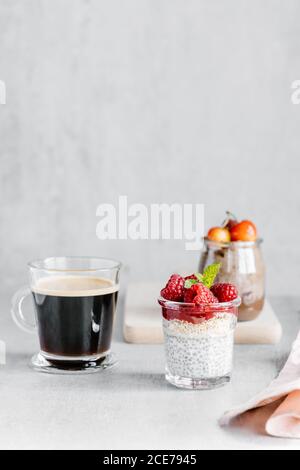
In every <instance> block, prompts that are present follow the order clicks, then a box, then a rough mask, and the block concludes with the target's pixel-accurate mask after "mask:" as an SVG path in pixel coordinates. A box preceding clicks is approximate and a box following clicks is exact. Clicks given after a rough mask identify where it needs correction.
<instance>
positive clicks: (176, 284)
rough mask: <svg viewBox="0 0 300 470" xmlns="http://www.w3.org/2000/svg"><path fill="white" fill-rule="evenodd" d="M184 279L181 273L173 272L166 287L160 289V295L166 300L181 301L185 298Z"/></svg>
mask: <svg viewBox="0 0 300 470" xmlns="http://www.w3.org/2000/svg"><path fill="white" fill-rule="evenodd" d="M183 288H184V279H183V277H181V276H179V274H172V276H171V277H170V279H169V280H168V282H167V284H166V287H164V288H163V289H162V290H161V291H160V295H161V296H162V297H163V298H164V299H166V300H173V301H174V302H181V301H182V300H183Z"/></svg>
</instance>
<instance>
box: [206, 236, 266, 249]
mask: <svg viewBox="0 0 300 470" xmlns="http://www.w3.org/2000/svg"><path fill="white" fill-rule="evenodd" d="M263 241H264V239H263V238H257V239H256V240H254V241H251V242H250V241H249V242H243V241H238V240H237V241H230V242H227V243H226V242H217V241H214V240H209V239H208V238H207V237H204V242H205V243H206V244H207V245H211V246H217V247H219V248H227V247H229V246H232V247H237V248H248V247H251V246H254V245H257V246H259V245H261V244H262V242H263Z"/></svg>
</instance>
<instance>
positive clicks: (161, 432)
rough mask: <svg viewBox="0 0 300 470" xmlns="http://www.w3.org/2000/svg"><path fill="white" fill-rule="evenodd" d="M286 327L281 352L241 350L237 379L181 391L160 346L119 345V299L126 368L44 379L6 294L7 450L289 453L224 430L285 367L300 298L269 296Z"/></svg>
mask: <svg viewBox="0 0 300 470" xmlns="http://www.w3.org/2000/svg"><path fill="white" fill-rule="evenodd" d="M271 301H272V304H273V306H274V309H275V311H276V313H277V315H278V317H279V319H280V321H281V323H282V326H283V338H282V340H281V342H280V344H278V345H276V346H248V345H247V346H246V345H239V346H235V356H234V373H233V378H232V382H231V383H230V384H229V385H227V386H225V387H223V388H219V389H216V390H211V391H186V390H179V389H176V388H174V387H172V386H171V385H169V384H168V383H167V382H166V381H165V379H164V352H163V347H162V346H160V345H131V344H126V343H124V342H123V339H122V312H123V305H124V302H123V301H122V299H121V302H120V304H119V308H118V320H117V322H116V329H115V339H114V344H113V350H114V351H115V352H116V353H117V355H118V357H119V365H118V366H117V367H116V368H114V369H111V370H107V371H104V372H101V373H97V374H92V375H85V376H78V375H72V376H70V375H47V374H41V373H37V372H34V371H32V370H31V369H30V368H29V367H28V362H29V358H30V356H31V355H32V354H33V353H35V352H36V351H37V350H38V342H37V339H36V338H35V337H34V336H30V335H27V334H26V333H24V332H22V331H20V330H18V328H17V327H16V326H15V325H14V324H13V322H12V320H11V319H10V316H9V308H10V302H9V299H8V296H5V295H4V296H2V297H1V305H0V306H1V319H0V339H1V340H2V341H5V342H6V345H7V357H6V365H2V366H0V397H1V404H0V448H1V449H15V448H17V449H39V448H41V449H65V448H67V449H118V448H119V449H143V448H146V449H164V448H165V449H189V448H191V449H214V448H225V449H247V448H251V449H253V448H257V449H263V448H267V449H275V448H281V449H289V448H300V441H298V440H290V439H278V438H274V437H269V436H265V435H257V434H254V433H252V432H250V431H248V430H241V429H237V428H220V427H219V425H218V422H217V420H218V418H219V417H220V416H221V415H222V414H223V412H224V411H225V410H227V409H228V408H230V407H232V406H233V405H235V404H238V403H240V402H243V401H245V400H247V399H249V398H250V397H251V396H252V395H253V394H255V393H256V392H258V391H260V390H261V389H262V388H263V387H265V386H266V385H267V384H268V383H269V382H270V380H272V379H273V378H274V377H275V376H276V374H277V373H278V372H279V370H280V369H281V367H282V366H283V364H284V362H285V360H286V358H287V355H288V353H289V350H290V347H291V344H292V341H293V340H294V339H295V337H296V334H297V332H298V329H299V326H300V315H299V310H300V297H298V298H297V297H293V298H292V297H286V298H282V297H277V298H272V299H271Z"/></svg>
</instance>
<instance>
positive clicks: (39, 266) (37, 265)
mask: <svg viewBox="0 0 300 470" xmlns="http://www.w3.org/2000/svg"><path fill="white" fill-rule="evenodd" d="M54 260H56V261H58V262H68V261H71V262H72V261H73V262H76V261H77V262H80V261H82V262H83V263H84V262H87V263H88V262H89V263H92V262H93V261H94V262H95V266H89V267H86V268H74V269H72V268H67V267H65V268H58V267H53V268H51V267H47V266H46V263H47V262H48V263H49V262H51V261H52V262H53V261H54ZM104 262H108V263H110V264H111V265H110V266H103V267H101V266H99V265H100V264H101V263H104ZM97 263H99V265H98V266H96V264H97ZM27 266H28V268H29V269H35V270H37V271H46V272H66V271H68V272H72V271H81V272H95V271H97V272H99V271H100V272H104V271H113V270H119V269H120V268H121V267H122V263H121V262H120V261H117V260H115V259H113V258H105V257H100V256H49V257H47V258H38V259H35V260H32V261H29V262H28V263H27Z"/></svg>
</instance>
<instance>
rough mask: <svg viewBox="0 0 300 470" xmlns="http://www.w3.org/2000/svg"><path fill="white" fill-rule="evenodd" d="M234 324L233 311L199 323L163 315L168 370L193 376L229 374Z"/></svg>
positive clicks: (206, 377)
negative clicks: (170, 318)
mask: <svg viewBox="0 0 300 470" xmlns="http://www.w3.org/2000/svg"><path fill="white" fill-rule="evenodd" d="M235 325H236V317H235V316H234V315H232V314H220V315H217V316H215V317H213V318H211V319H209V320H205V321H202V322H201V323H196V324H195V323H190V322H188V321H182V320H176V319H175V320H170V321H169V320H166V319H165V318H164V319H163V330H164V337H165V352H166V360H167V372H168V373H169V374H171V375H172V376H180V377H186V378H192V379H214V378H219V377H223V376H230V374H231V369H232V355H233V341H234V328H235Z"/></svg>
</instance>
